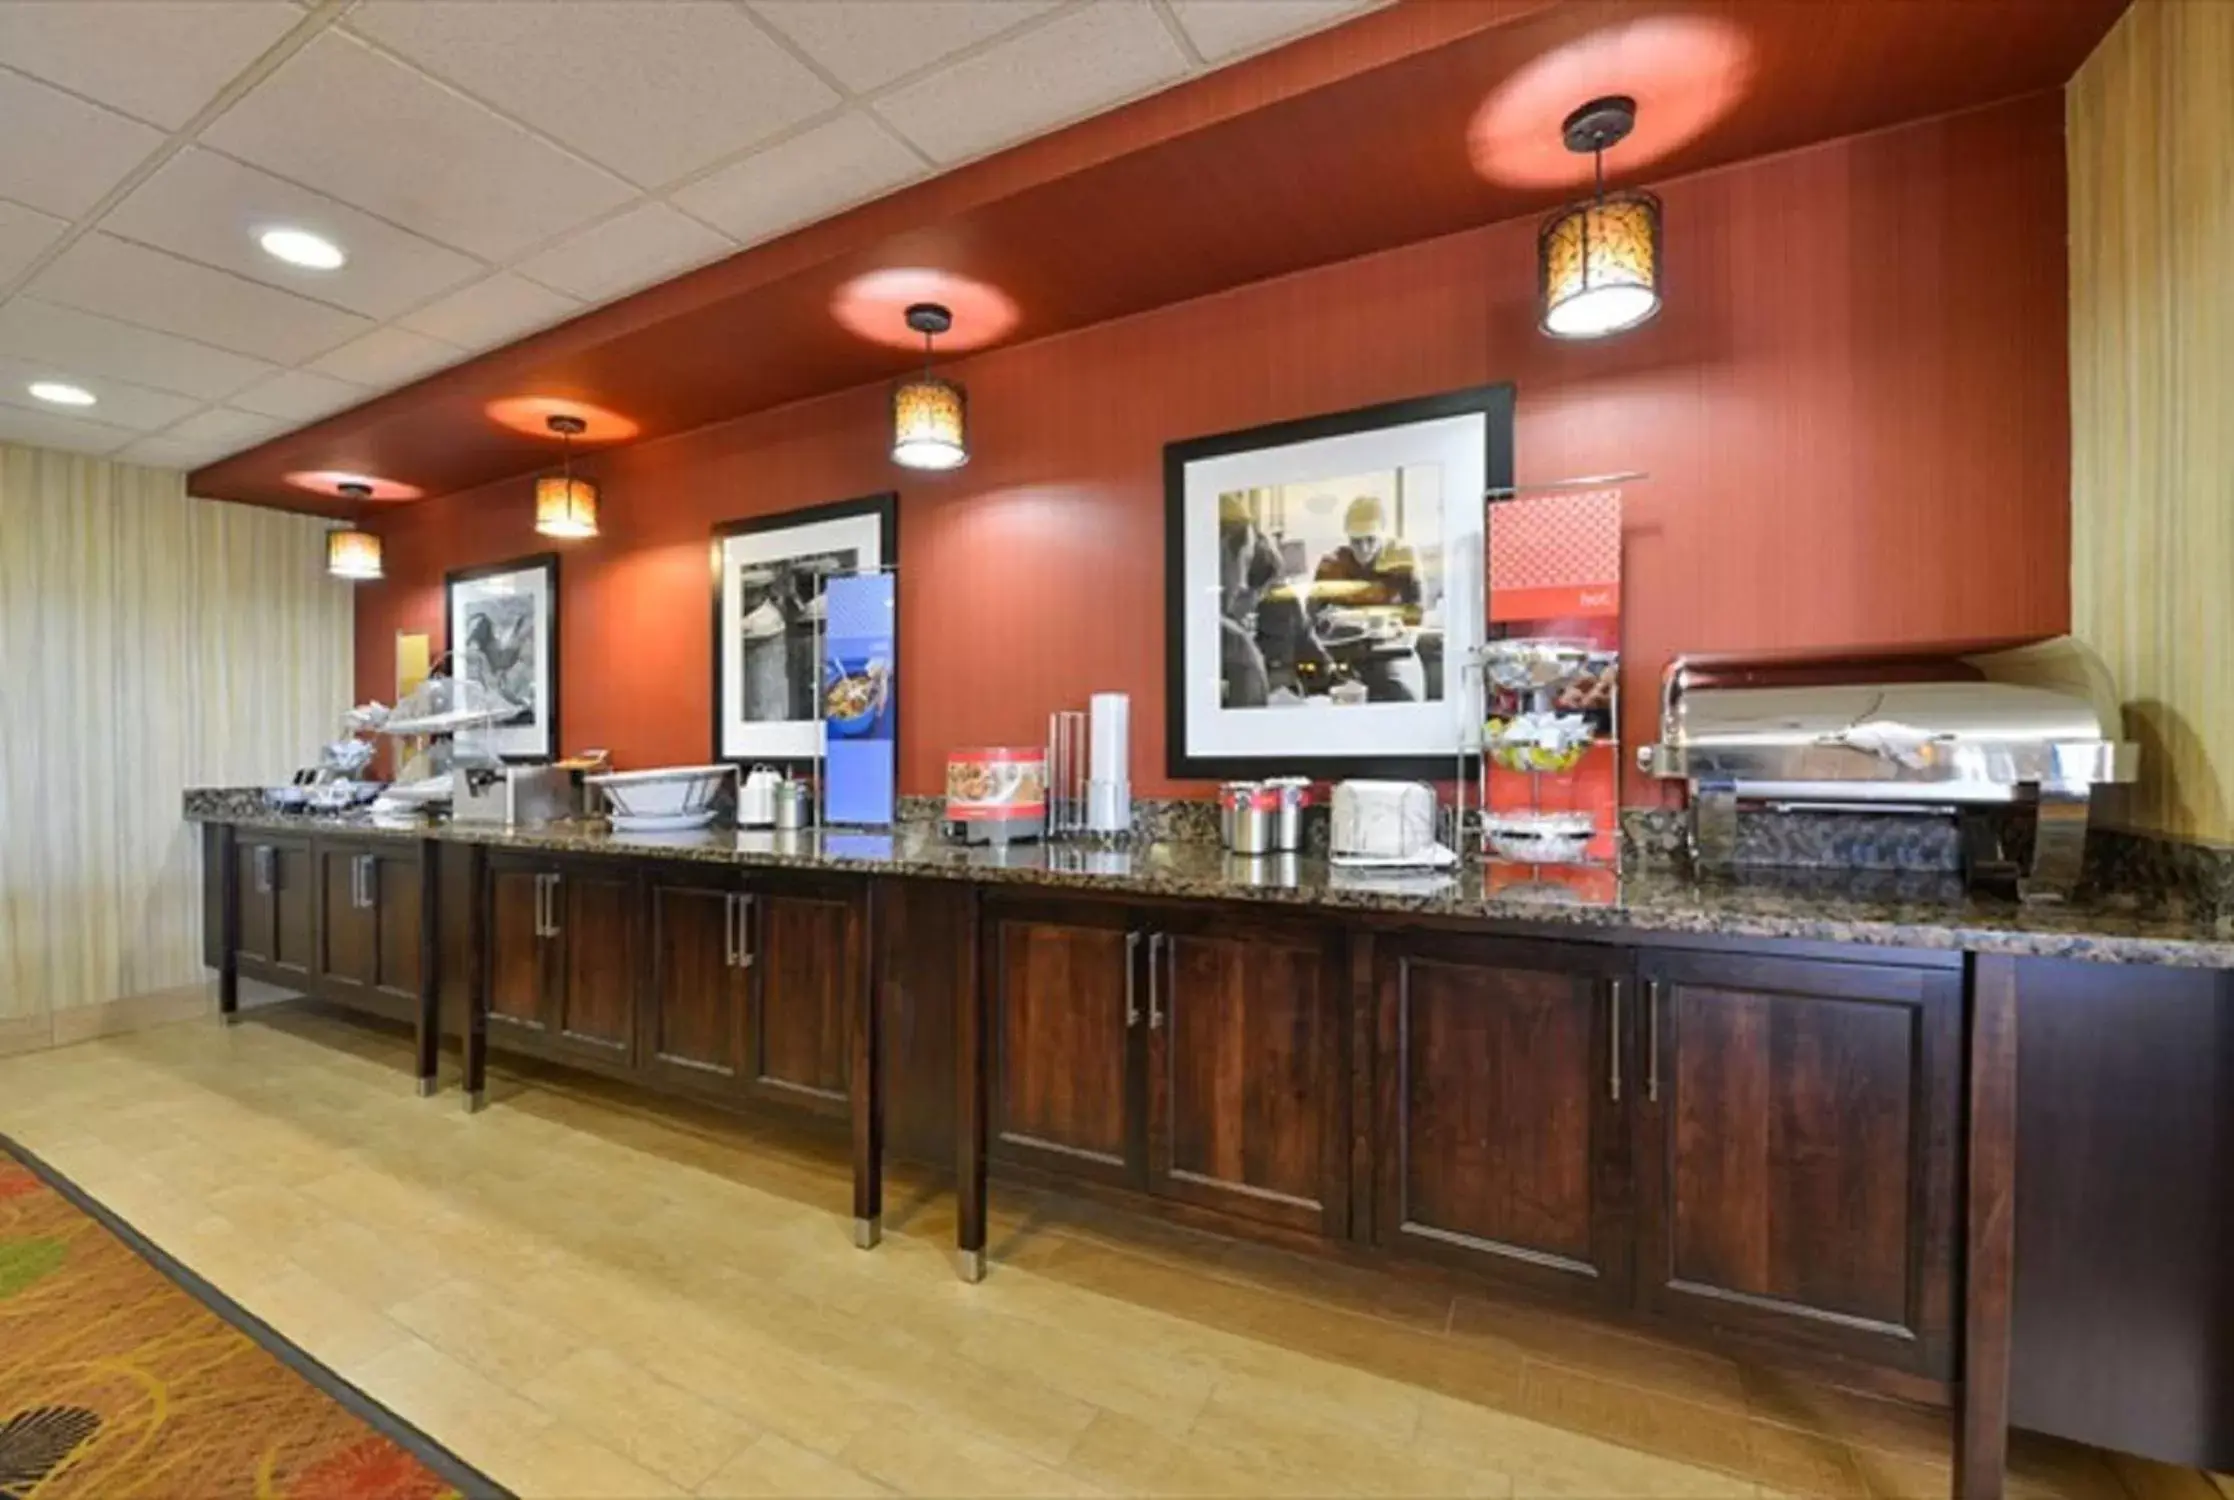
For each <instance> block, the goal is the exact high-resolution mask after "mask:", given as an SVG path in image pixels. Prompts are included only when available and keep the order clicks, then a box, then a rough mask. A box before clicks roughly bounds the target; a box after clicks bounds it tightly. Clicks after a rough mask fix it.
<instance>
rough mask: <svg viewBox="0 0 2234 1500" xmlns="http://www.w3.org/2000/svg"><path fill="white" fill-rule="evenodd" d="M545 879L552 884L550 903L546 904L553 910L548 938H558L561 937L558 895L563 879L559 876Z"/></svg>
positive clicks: (548, 876)
mask: <svg viewBox="0 0 2234 1500" xmlns="http://www.w3.org/2000/svg"><path fill="white" fill-rule="evenodd" d="M543 878H544V879H545V880H548V881H549V882H550V883H551V894H550V897H549V899H548V901H547V903H546V904H547V905H549V907H550V909H551V916H550V931H549V933H548V934H547V935H548V936H550V937H557V936H558V935H559V904H558V893H559V880H560V879H561V877H560V876H557V875H546V876H544V877H543Z"/></svg>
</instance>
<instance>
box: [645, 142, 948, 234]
mask: <svg viewBox="0 0 2234 1500" xmlns="http://www.w3.org/2000/svg"><path fill="white" fill-rule="evenodd" d="M924 171H925V168H924V166H923V163H922V162H921V161H920V160H919V159H918V158H917V157H916V155H915V153H914V152H912V151H910V150H909V149H908V148H907V147H905V146H903V145H901V144H900V143H899V142H898V141H896V140H894V139H893V138H892V136H891V134H890V133H889V132H887V131H886V130H885V129H884V127H882V126H881V125H879V124H877V122H876V121H875V120H872V119H870V118H869V117H868V116H867V115H864V114H856V113H852V112H848V113H846V114H842V115H840V116H838V117H837V118H836V119H834V120H831V121H829V122H827V123H825V124H821V125H817V126H815V127H814V128H813V129H811V130H807V131H803V132H802V133H800V134H798V135H795V136H793V137H792V138H791V139H790V140H787V141H784V142H781V143H780V144H778V145H774V146H770V147H768V148H767V149H766V150H764V151H756V152H754V153H753V154H752V155H751V156H748V157H746V158H745V159H744V160H743V161H740V162H736V163H734V164H732V165H730V166H727V167H724V168H723V169H722V170H720V171H719V172H716V173H714V174H713V175H712V176H710V177H706V178H702V179H701V180H699V181H697V182H694V183H692V184H691V185H690V186H689V187H686V188H682V189H680V190H678V191H677V192H676V193H675V195H674V197H675V201H676V202H677V203H679V204H681V205H682V206H683V207H684V208H687V209H689V210H690V211H691V212H692V213H693V214H696V215H697V216H698V217H699V218H701V219H704V220H705V221H706V222H707V223H709V224H712V225H714V226H716V227H717V228H719V229H721V230H722V231H724V232H725V233H727V234H728V235H729V236H730V237H731V238H733V239H735V240H736V241H737V242H738V243H739V244H742V245H752V244H757V243H759V242H760V241H762V240H766V239H773V238H775V237H776V236H777V235H779V234H782V233H783V232H784V231H785V230H788V229H795V228H797V227H798V226H799V225H801V224H806V223H810V222H812V221H813V220H816V219H821V218H826V217H828V216H829V215H831V214H833V213H835V212H837V211H838V210H839V209H842V208H848V207H851V206H852V205H853V204H856V203H859V202H862V201H863V200H865V199H869V198H874V197H877V196H879V195H880V194H883V193H887V192H890V191H891V190H892V189H893V188H896V187H899V186H900V185H901V184H903V183H906V182H909V181H911V180H913V179H914V178H917V177H920V176H922V175H923V174H924Z"/></svg>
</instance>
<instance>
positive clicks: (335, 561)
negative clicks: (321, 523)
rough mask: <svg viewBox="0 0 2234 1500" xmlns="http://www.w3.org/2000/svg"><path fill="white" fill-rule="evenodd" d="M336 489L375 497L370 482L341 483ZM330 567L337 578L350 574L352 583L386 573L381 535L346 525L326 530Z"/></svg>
mask: <svg viewBox="0 0 2234 1500" xmlns="http://www.w3.org/2000/svg"><path fill="white" fill-rule="evenodd" d="M334 489H335V492H336V493H337V494H340V495H344V496H346V497H347V498H349V499H351V500H369V499H371V498H372V486H371V485H369V484H341V485H336V486H334ZM326 571H327V572H328V573H330V574H332V575H333V576H334V577H336V578H346V579H348V580H349V581H350V582H352V583H361V582H364V581H366V580H368V579H374V578H382V577H385V576H386V575H385V574H383V573H382V572H381V570H380V538H378V537H376V536H374V535H373V534H372V533H371V532H369V531H359V530H357V528H355V527H354V526H345V527H342V528H341V529H340V530H338V531H329V532H327V533H326Z"/></svg>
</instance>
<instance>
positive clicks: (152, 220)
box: [101, 147, 482, 318]
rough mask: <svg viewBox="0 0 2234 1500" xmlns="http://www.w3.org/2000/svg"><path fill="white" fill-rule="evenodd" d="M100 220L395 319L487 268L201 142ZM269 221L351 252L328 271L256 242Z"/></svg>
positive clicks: (193, 255) (240, 271)
mask: <svg viewBox="0 0 2234 1500" xmlns="http://www.w3.org/2000/svg"><path fill="white" fill-rule="evenodd" d="M101 227H102V228H103V229H105V230H108V231H109V232H111V233H114V234H118V235H122V236H123V237H125V238H126V239H132V240H138V241H140V242H141V243H142V244H147V245H154V246H156V247H157V248H159V249H163V250H169V251H171V252H172V253H174V254H177V255H183V256H186V257H187V258H189V259H191V260H198V261H200V262H201V263H202V264H204V265H208V266H218V267H221V268H223V269H224V270H227V271H232V272H234V273H236V274H237V275H241V276H246V277H248V278H250V279H251V280H254V281H261V282H263V283H264V284H265V285H267V286H276V287H280V288H282V289H284V290H287V291H291V292H299V293H301V294H302V295H303V296H305V297H315V298H317V299H318V300H319V301H321V302H331V303H333V304H335V305H336V306H339V307H346V308H348V309H350V310H351V311H353V312H360V313H364V314H366V315H367V316H369V317H374V318H392V317H394V316H395V315H396V314H397V313H400V312H402V311H403V310H404V309H405V308H407V307H412V306H415V305H417V304H418V303H421V302H424V301H426V299H427V298H429V297H431V296H433V295H435V293H437V292H440V291H442V290H444V289H446V288H448V287H453V286H456V285H457V284H458V283H459V282H461V281H464V280H466V279H467V278H469V277H471V276H474V275H476V274H478V273H479V272H480V270H481V269H482V267H481V263H480V262H479V261H477V260H474V259H473V258H472V257H471V256H466V255H460V254H459V253H458V252H457V251H455V250H452V249H449V248H447V247H446V246H442V245H438V244H436V243H435V242H434V241H432V240H427V239H421V238H420V237H419V236H418V235H415V234H410V233H407V232H405V231H404V230H401V229H398V228H396V227H395V226H394V225H393V224H389V223H386V222H385V221H383V220H380V219H376V218H374V217H373V216H372V215H370V214H367V213H361V212H359V211H358V210H356V209H354V208H351V207H349V205H347V204H345V203H336V202H335V201H334V200H333V199H331V198H328V197H326V196H325V195H324V194H322V193H314V192H311V191H310V190H309V189H307V188H299V187H297V186H295V185H294V184H293V183H291V182H283V181H281V180H280V179H279V178H277V177H274V176H272V175H271V174H270V173H268V172H264V171H260V170H258V169H257V168H255V167H251V166H246V165H244V164H242V163H240V162H237V161H234V160H232V159H231V158H230V157H226V156H220V155H219V154H218V153H216V152H214V151H204V150H201V149H199V148H196V147H188V148H187V149H186V150H184V151H181V152H180V153H179V154H178V155H177V156H174V157H172V158H171V159H170V160H169V161H167V162H165V163H164V164H163V166H162V167H161V168H160V169H159V170H158V171H157V172H156V173H155V175H154V176H152V177H150V178H149V179H148V180H147V181H145V182H143V183H141V184H140V185H139V186H138V187H136V188H134V189H133V190H132V191H131V193H130V194H129V195H127V196H126V197H125V199H124V201H123V202H121V203H119V204H117V206H116V207H115V208H113V209H111V210H110V211H109V213H108V216H107V217H106V218H104V219H102V221H101ZM268 229H304V230H308V231H309V232H310V233H312V234H315V235H319V236H321V237H322V238H325V239H328V240H331V241H332V242H333V243H334V244H335V245H336V246H338V247H339V248H340V249H341V251H342V253H343V254H344V255H346V256H347V257H348V260H347V261H346V262H345V263H344V264H343V265H341V266H339V267H337V268H336V269H334V270H331V271H318V270H312V269H310V268H309V267H306V266H296V265H290V264H288V263H287V262H286V261H283V260H279V259H277V258H276V257H274V256H272V255H269V254H267V253H266V252H265V250H264V248H263V246H262V245H261V244H259V243H258V239H259V237H260V236H261V235H262V234H263V233H264V231H266V230H268Z"/></svg>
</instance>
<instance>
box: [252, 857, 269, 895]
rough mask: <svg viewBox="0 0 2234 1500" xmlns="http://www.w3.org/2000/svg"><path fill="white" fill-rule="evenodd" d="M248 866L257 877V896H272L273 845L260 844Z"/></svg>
mask: <svg viewBox="0 0 2234 1500" xmlns="http://www.w3.org/2000/svg"><path fill="white" fill-rule="evenodd" d="M248 864H249V868H250V870H252V871H253V872H254V875H255V880H256V894H257V895H259V896H268V895H270V894H271V887H272V879H271V875H272V868H271V845H269V844H258V845H257V846H256V850H255V853H254V855H253V857H251V858H250V860H249V862H248Z"/></svg>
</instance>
